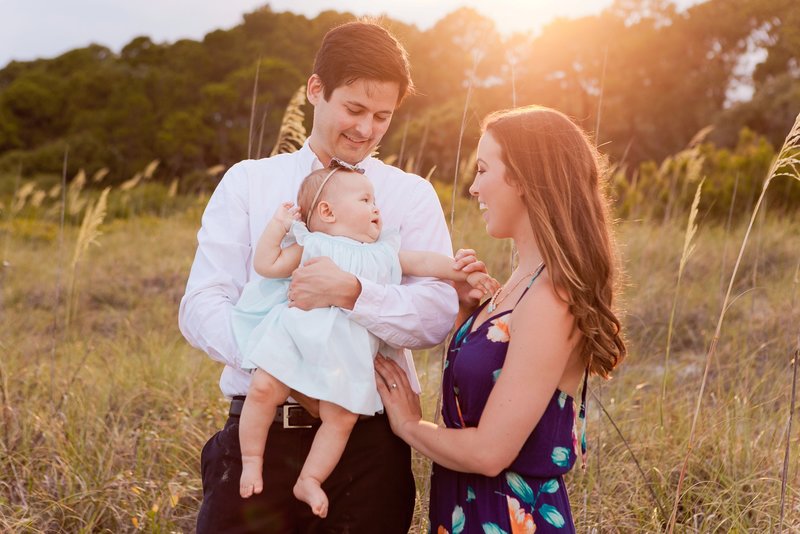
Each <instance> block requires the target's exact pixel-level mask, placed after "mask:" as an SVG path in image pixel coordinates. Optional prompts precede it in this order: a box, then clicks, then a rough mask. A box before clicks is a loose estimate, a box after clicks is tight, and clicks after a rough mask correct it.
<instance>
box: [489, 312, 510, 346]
mask: <svg viewBox="0 0 800 534" xmlns="http://www.w3.org/2000/svg"><path fill="white" fill-rule="evenodd" d="M505 318H506V315H503V316H502V317H498V318H497V319H495V320H493V321H492V323H491V324H492V326H490V327H489V331H488V332H487V333H486V337H487V338H488V339H489V341H493V342H495V343H508V340H509V339H511V329H510V328H509V326H508V323H507V322H506V321H505Z"/></svg>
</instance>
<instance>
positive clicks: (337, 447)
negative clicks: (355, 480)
mask: <svg viewBox="0 0 800 534" xmlns="http://www.w3.org/2000/svg"><path fill="white" fill-rule="evenodd" d="M319 417H320V419H322V425H321V426H320V427H319V430H317V434H316V435H315V436H314V442H313V443H312V444H311V450H310V451H309V452H308V457H307V458H306V462H305V463H304V464H303V470H302V471H300V477H299V478H298V479H297V483H295V485H294V496H295V497H297V498H298V499H300V500H301V501H303V502H305V503H307V504H308V505H309V506H310V507H311V511H312V512H314V514H316V515H318V516H320V517H325V516H326V515H328V496H327V495H325V492H324V491H322V483H323V482H325V480H326V479H327V478H328V476H329V475H330V474H331V471H333V468H334V467H336V464H337V463H338V462H339V459H340V458H341V457H342V453H343V452H344V447H345V445H347V439H348V438H349V437H350V432H351V431H352V430H353V425H355V424H356V421H357V420H358V414H355V413H351V412H348V411H347V410H345V409H344V408H342V407H341V406H339V405H337V404H333V403H331V402H325V401H320V403H319Z"/></svg>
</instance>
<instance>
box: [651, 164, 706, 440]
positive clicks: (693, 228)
mask: <svg viewBox="0 0 800 534" xmlns="http://www.w3.org/2000/svg"><path fill="white" fill-rule="evenodd" d="M705 181H706V179H705V178H703V179H702V180H700V184H698V186H697V192H696V193H695V194H694V200H693V201H692V209H691V210H690V211H689V222H688V223H687V225H686V234H685V235H684V238H683V252H681V261H680V263H679V264H678V282H677V284H676V285H675V295H674V296H673V298H672V310H671V311H670V313H669V325H668V326H667V348H666V350H665V351H664V378H663V380H662V381H661V399H660V400H659V403H658V417H659V420H660V422H661V428H662V429H663V428H664V401H665V400H666V396H667V378H668V374H669V355H670V347H671V344H672V332H673V325H674V323H675V309H676V308H677V306H678V294H679V293H680V290H681V279H682V278H683V270H684V268H685V267H686V264H687V263H688V261H689V257H690V256H691V255H692V252H694V247H695V244H694V243H693V242H692V241H693V240H694V236H695V234H696V233H697V212H698V206H700V192H701V190H702V189H703V183H704V182H705Z"/></svg>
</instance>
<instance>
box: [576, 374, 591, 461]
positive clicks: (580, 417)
mask: <svg viewBox="0 0 800 534" xmlns="http://www.w3.org/2000/svg"><path fill="white" fill-rule="evenodd" d="M588 389H589V366H586V372H585V373H583V388H582V391H581V406H580V409H579V411H578V420H579V421H580V423H581V469H583V470H584V471H585V470H586V392H587V391H588Z"/></svg>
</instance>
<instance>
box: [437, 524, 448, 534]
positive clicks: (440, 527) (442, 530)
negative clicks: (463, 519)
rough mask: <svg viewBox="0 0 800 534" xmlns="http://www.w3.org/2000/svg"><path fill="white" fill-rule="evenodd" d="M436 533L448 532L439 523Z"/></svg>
mask: <svg viewBox="0 0 800 534" xmlns="http://www.w3.org/2000/svg"><path fill="white" fill-rule="evenodd" d="M436 534H450V533H449V532H447V529H446V528H444V527H443V526H442V525H439V528H437V529H436Z"/></svg>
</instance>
